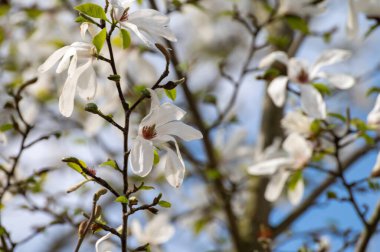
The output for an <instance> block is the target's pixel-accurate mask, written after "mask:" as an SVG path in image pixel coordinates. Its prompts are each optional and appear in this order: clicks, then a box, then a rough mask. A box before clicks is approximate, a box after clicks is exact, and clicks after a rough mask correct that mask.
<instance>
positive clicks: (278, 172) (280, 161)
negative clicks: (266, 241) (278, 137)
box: [248, 133, 313, 205]
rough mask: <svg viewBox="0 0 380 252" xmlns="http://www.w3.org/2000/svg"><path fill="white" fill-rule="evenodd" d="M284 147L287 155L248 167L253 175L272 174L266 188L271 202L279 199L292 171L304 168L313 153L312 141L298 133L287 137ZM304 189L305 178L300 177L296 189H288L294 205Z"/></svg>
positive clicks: (267, 196)
mask: <svg viewBox="0 0 380 252" xmlns="http://www.w3.org/2000/svg"><path fill="white" fill-rule="evenodd" d="M282 148H283V149H284V150H285V151H286V152H287V156H285V157H278V158H273V159H270V160H266V161H262V162H260V163H257V164H255V165H252V166H250V167H249V168H248V173H250V174H252V175H257V176H261V175H272V177H271V180H270V182H269V184H268V186H267V188H266V190H265V198H266V199H267V200H268V201H271V202H273V201H275V200H277V199H278V197H279V196H280V194H281V191H282V189H283V187H284V185H285V183H286V181H287V180H288V178H289V176H290V175H291V174H292V172H294V171H297V170H299V169H302V168H303V167H304V166H305V165H306V164H307V162H308V161H309V160H310V158H311V156H312V154H313V149H312V147H311V145H310V143H308V142H307V141H306V140H305V139H304V138H303V137H302V136H300V135H299V134H296V133H293V134H291V135H289V136H288V137H287V138H286V139H285V141H284V143H283V145H282ZM303 191H304V183H303V179H299V180H297V183H296V185H295V187H294V189H293V190H292V189H289V190H288V198H289V200H290V202H291V203H292V204H294V205H295V204H298V203H299V202H300V201H301V199H302V195H303Z"/></svg>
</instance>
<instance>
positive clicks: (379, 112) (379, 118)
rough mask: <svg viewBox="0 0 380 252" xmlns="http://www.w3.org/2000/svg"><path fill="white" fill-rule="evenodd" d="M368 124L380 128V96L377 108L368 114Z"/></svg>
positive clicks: (377, 100) (379, 96)
mask: <svg viewBox="0 0 380 252" xmlns="http://www.w3.org/2000/svg"><path fill="white" fill-rule="evenodd" d="M367 123H368V124H369V125H370V126H372V127H376V128H378V127H379V126H380V95H378V96H377V98H376V102H375V106H374V107H373V109H372V110H371V112H369V113H368V116H367Z"/></svg>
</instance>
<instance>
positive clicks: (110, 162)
mask: <svg viewBox="0 0 380 252" xmlns="http://www.w3.org/2000/svg"><path fill="white" fill-rule="evenodd" d="M99 166H101V167H104V166H109V167H112V168H114V169H115V170H117V165H116V162H115V160H108V161H106V162H103V163H101V164H100V165H99Z"/></svg>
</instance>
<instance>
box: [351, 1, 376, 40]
mask: <svg viewBox="0 0 380 252" xmlns="http://www.w3.org/2000/svg"><path fill="white" fill-rule="evenodd" d="M359 12H362V13H363V14H365V15H366V16H367V17H369V18H379V17H380V1H378V0H356V1H355V0H349V2H348V18H347V24H346V28H347V32H348V35H349V36H350V37H351V38H354V37H355V36H356V35H357V33H358V30H359V23H358V13H359Z"/></svg>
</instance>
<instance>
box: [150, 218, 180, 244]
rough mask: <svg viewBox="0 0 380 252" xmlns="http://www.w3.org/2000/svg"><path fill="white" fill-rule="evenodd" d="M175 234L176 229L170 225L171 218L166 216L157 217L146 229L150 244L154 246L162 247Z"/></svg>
mask: <svg viewBox="0 0 380 252" xmlns="http://www.w3.org/2000/svg"><path fill="white" fill-rule="evenodd" d="M174 233H175V229H174V227H173V225H171V224H170V223H169V216H168V215H166V214H159V215H156V216H155V217H154V218H153V219H152V220H151V221H150V222H149V223H148V224H147V226H146V228H145V234H146V236H147V238H148V240H149V244H152V245H160V244H163V243H165V242H167V241H168V240H169V239H170V238H171V237H172V236H173V235H174Z"/></svg>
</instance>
